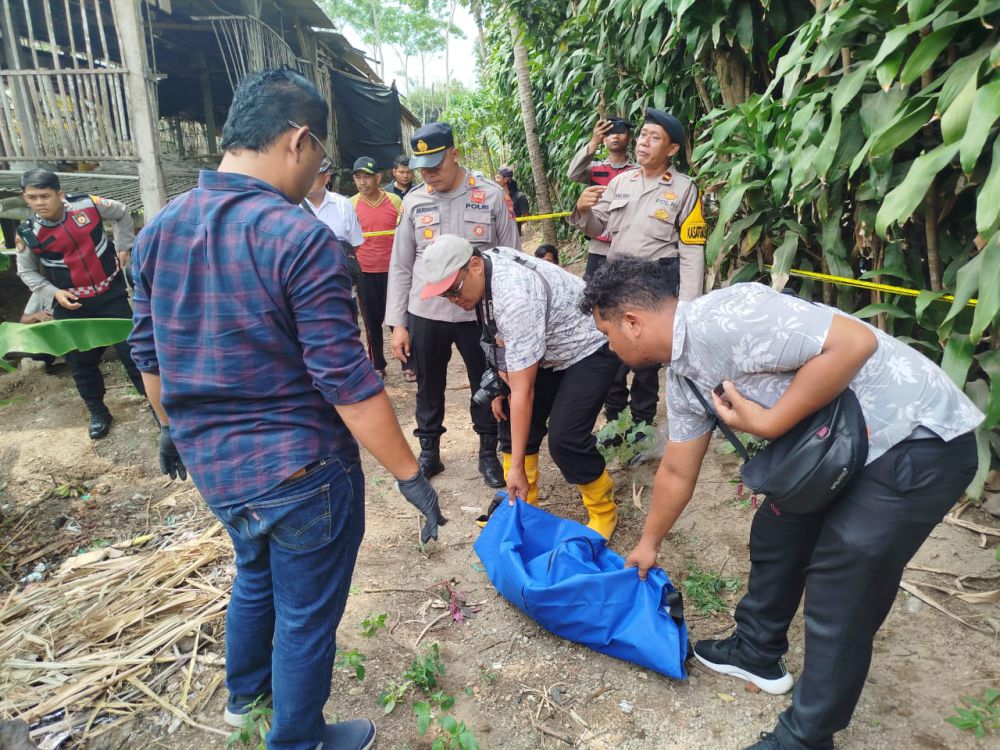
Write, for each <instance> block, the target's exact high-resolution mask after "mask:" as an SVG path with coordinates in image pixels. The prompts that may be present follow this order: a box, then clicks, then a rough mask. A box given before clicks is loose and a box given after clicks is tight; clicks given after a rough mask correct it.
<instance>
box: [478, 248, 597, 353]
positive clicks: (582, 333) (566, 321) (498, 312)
mask: <svg viewBox="0 0 1000 750" xmlns="http://www.w3.org/2000/svg"><path fill="white" fill-rule="evenodd" d="M486 257H488V258H489V259H490V264H491V273H490V281H491V283H490V292H491V296H492V299H493V316H494V318H495V320H496V325H497V336H498V337H499V339H500V340H501V341H502V342H503V349H502V352H503V359H504V361H505V362H506V368H507V371H508V372H516V371H518V370H524V369H526V368H528V367H531V366H532V365H533V364H535V363H536V362H537V363H539V365H540V366H541V367H545V368H548V369H552V370H565V369H566V368H567V367H570V366H571V365H575V364H576V363H577V362H579V361H580V360H582V359H585V358H586V357H589V356H590V355H591V354H593V353H594V352H596V351H597V350H598V349H600V348H601V347H602V346H604V344H606V343H607V339H605V338H604V334H602V333H601V332H600V331H598V330H597V327H596V326H595V325H594V317H593V316H592V315H585V314H584V313H583V312H581V310H580V297H581V296H582V294H583V287H584V283H583V279H581V278H579V277H577V276H574V275H573V274H571V273H569V272H568V271H566V270H564V269H562V268H560V267H559V266H557V265H555V264H554V263H548V262H546V261H543V260H538V259H535V258H530V259H529V258H528V257H527V256H525V255H523V254H522V253H520V252H518V251H516V250H512V249H510V248H506V247H498V248H496V249H495V250H491V251H490V252H488V253H486ZM515 258H520V259H521V260H523V261H524V262H523V263H519V262H518V261H517V260H515ZM543 279H544V281H543Z"/></svg>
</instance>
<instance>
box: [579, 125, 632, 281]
mask: <svg viewBox="0 0 1000 750" xmlns="http://www.w3.org/2000/svg"><path fill="white" fill-rule="evenodd" d="M631 140H632V124H631V123H630V122H629V121H628V120H625V119H623V118H621V117H609V118H608V119H606V120H598V121H597V124H596V125H595V126H594V133H593V135H592V136H591V138H590V140H589V141H587V143H585V144H583V145H582V146H580V149H579V151H577V152H576V153H575V154H573V159H572V160H571V161H570V163H569V175H568V176H569V178H570V179H571V180H573V182H579V183H582V184H584V185H588V186H591V187H592V186H595V185H601V186H605V187H606V186H607V184H608V183H609V182H611V180H613V179H614V178H615V177H617V176H618V175H620V174H621V173H622V172H630V171H631V170H633V169H635V166H636V165H635V162H634V161H632V159H631V157H629V155H628V147H629V143H630V142H631ZM602 143H603V144H604V147H605V148H606V149H607V151H608V155H607V156H606V157H605V158H604V159H601V160H597V159H594V154H595V153H597V149H598V148H599V147H600V145H601V144H602ZM610 247H611V238H610V237H607V236H601V237H592V238H591V239H590V246H589V247H588V248H587V267H586V269H585V270H584V272H583V278H584V279H589V278H590V277H591V276H592V275H593V273H594V271H596V270H597V269H598V268H600V267H601V264H602V263H604V261H606V260H607V256H608V249H609V248H610Z"/></svg>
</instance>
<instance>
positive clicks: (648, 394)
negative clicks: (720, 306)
mask: <svg viewBox="0 0 1000 750" xmlns="http://www.w3.org/2000/svg"><path fill="white" fill-rule="evenodd" d="M588 262H589V257H588ZM657 265H659V267H660V274H661V275H662V276H663V279H664V281H666V282H667V284H668V285H669V287H670V291H671V293H672V294H673V295H674V296H677V292H678V290H679V289H680V259H679V258H676V257H674V258H661V259H660V260H658V261H657ZM660 369H661V365H656V366H655V367H646V368H643V369H641V370H632V369H631V368H629V367H626V366H625V365H622V366H621V369H620V370H619V371H618V375H617V377H616V378H615V382H614V384H613V385H612V386H611V390H609V391H608V399H607V401H606V402H605V404H604V415H605V416H606V417H607V418H608V420H609V421H610V420H613V419H617V418H618V415H619V414H620V413H621V412H622V411H623V410H624V409H625V407H626V406H629V405H630V403H629V401H630V396H631V407H632V420H633V421H634V422H637V423H638V422H645V423H646V424H653V421H654V420H655V419H656V406H657V404H659V402H660ZM629 372H632V373H633V375H632V387H631V389H630V388H629V386H628V374H629ZM630 390H631V393H630Z"/></svg>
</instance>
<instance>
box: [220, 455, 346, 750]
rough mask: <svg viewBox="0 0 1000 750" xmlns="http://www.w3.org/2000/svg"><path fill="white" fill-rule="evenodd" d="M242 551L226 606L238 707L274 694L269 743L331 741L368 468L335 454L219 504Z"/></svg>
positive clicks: (307, 746) (307, 749)
mask: <svg viewBox="0 0 1000 750" xmlns="http://www.w3.org/2000/svg"><path fill="white" fill-rule="evenodd" d="M212 512H213V513H214V514H215V515H216V516H217V517H218V518H219V520H220V521H222V523H223V524H224V525H225V527H226V530H227V531H228V532H229V536H230V537H231V538H232V540H233V547H234V549H235V551H236V579H235V580H234V581H233V593H232V597H231V598H230V601H229V608H228V610H227V611H226V687H227V688H228V689H229V696H230V697H229V700H230V706H231V707H239V706H241V705H245V704H246V703H248V702H249V701H252V700H253V699H254V698H255V697H257V696H259V695H263V694H267V693H271V694H272V695H273V701H274V702H273V711H274V713H273V716H272V724H271V731H270V733H269V734H268V735H267V747H268V749H269V750H314V749H315V748H316V746H317V745H319V744H320V743H321V742H322V739H323V727H324V724H325V720H324V718H323V705H324V704H325V703H326V700H327V698H328V697H329V695H330V678H331V674H332V672H333V659H334V654H335V652H336V642H335V636H336V631H337V625H338V624H339V623H340V618H341V616H342V615H343V614H344V606H345V605H346V603H347V593H348V589H349V587H350V583H351V574H352V573H353V571H354V562H355V560H356V559H357V555H358V548H359V547H360V546H361V538H362V537H363V536H364V531H365V485H364V475H363V474H362V472H361V466H360V465H358V464H351V465H344V464H343V463H341V462H340V461H339V460H337V459H336V458H328V459H325V460H324V461H322V462H320V464H319V465H318V466H316V467H314V468H312V469H311V470H310V471H309V472H307V473H306V474H305V475H304V476H302V477H299V478H297V479H294V480H292V481H289V482H286V483H284V484H282V485H279V486H278V487H276V488H274V489H273V490H270V491H269V492H266V493H265V494H263V495H260V496H258V497H255V498H253V499H252V500H248V501H245V502H239V503H234V504H233V505H229V506H225V507H221V508H213V509H212Z"/></svg>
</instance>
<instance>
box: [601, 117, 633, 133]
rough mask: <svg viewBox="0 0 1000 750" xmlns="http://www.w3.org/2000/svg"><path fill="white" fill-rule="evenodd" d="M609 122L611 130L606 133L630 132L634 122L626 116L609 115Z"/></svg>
mask: <svg viewBox="0 0 1000 750" xmlns="http://www.w3.org/2000/svg"><path fill="white" fill-rule="evenodd" d="M608 122H610V123H611V130H609V131H608V132H607V133H606V135H614V134H615V133H629V132H631V131H632V123H630V122H629V121H628V120H626V119H625V118H624V117H609V118H608Z"/></svg>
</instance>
